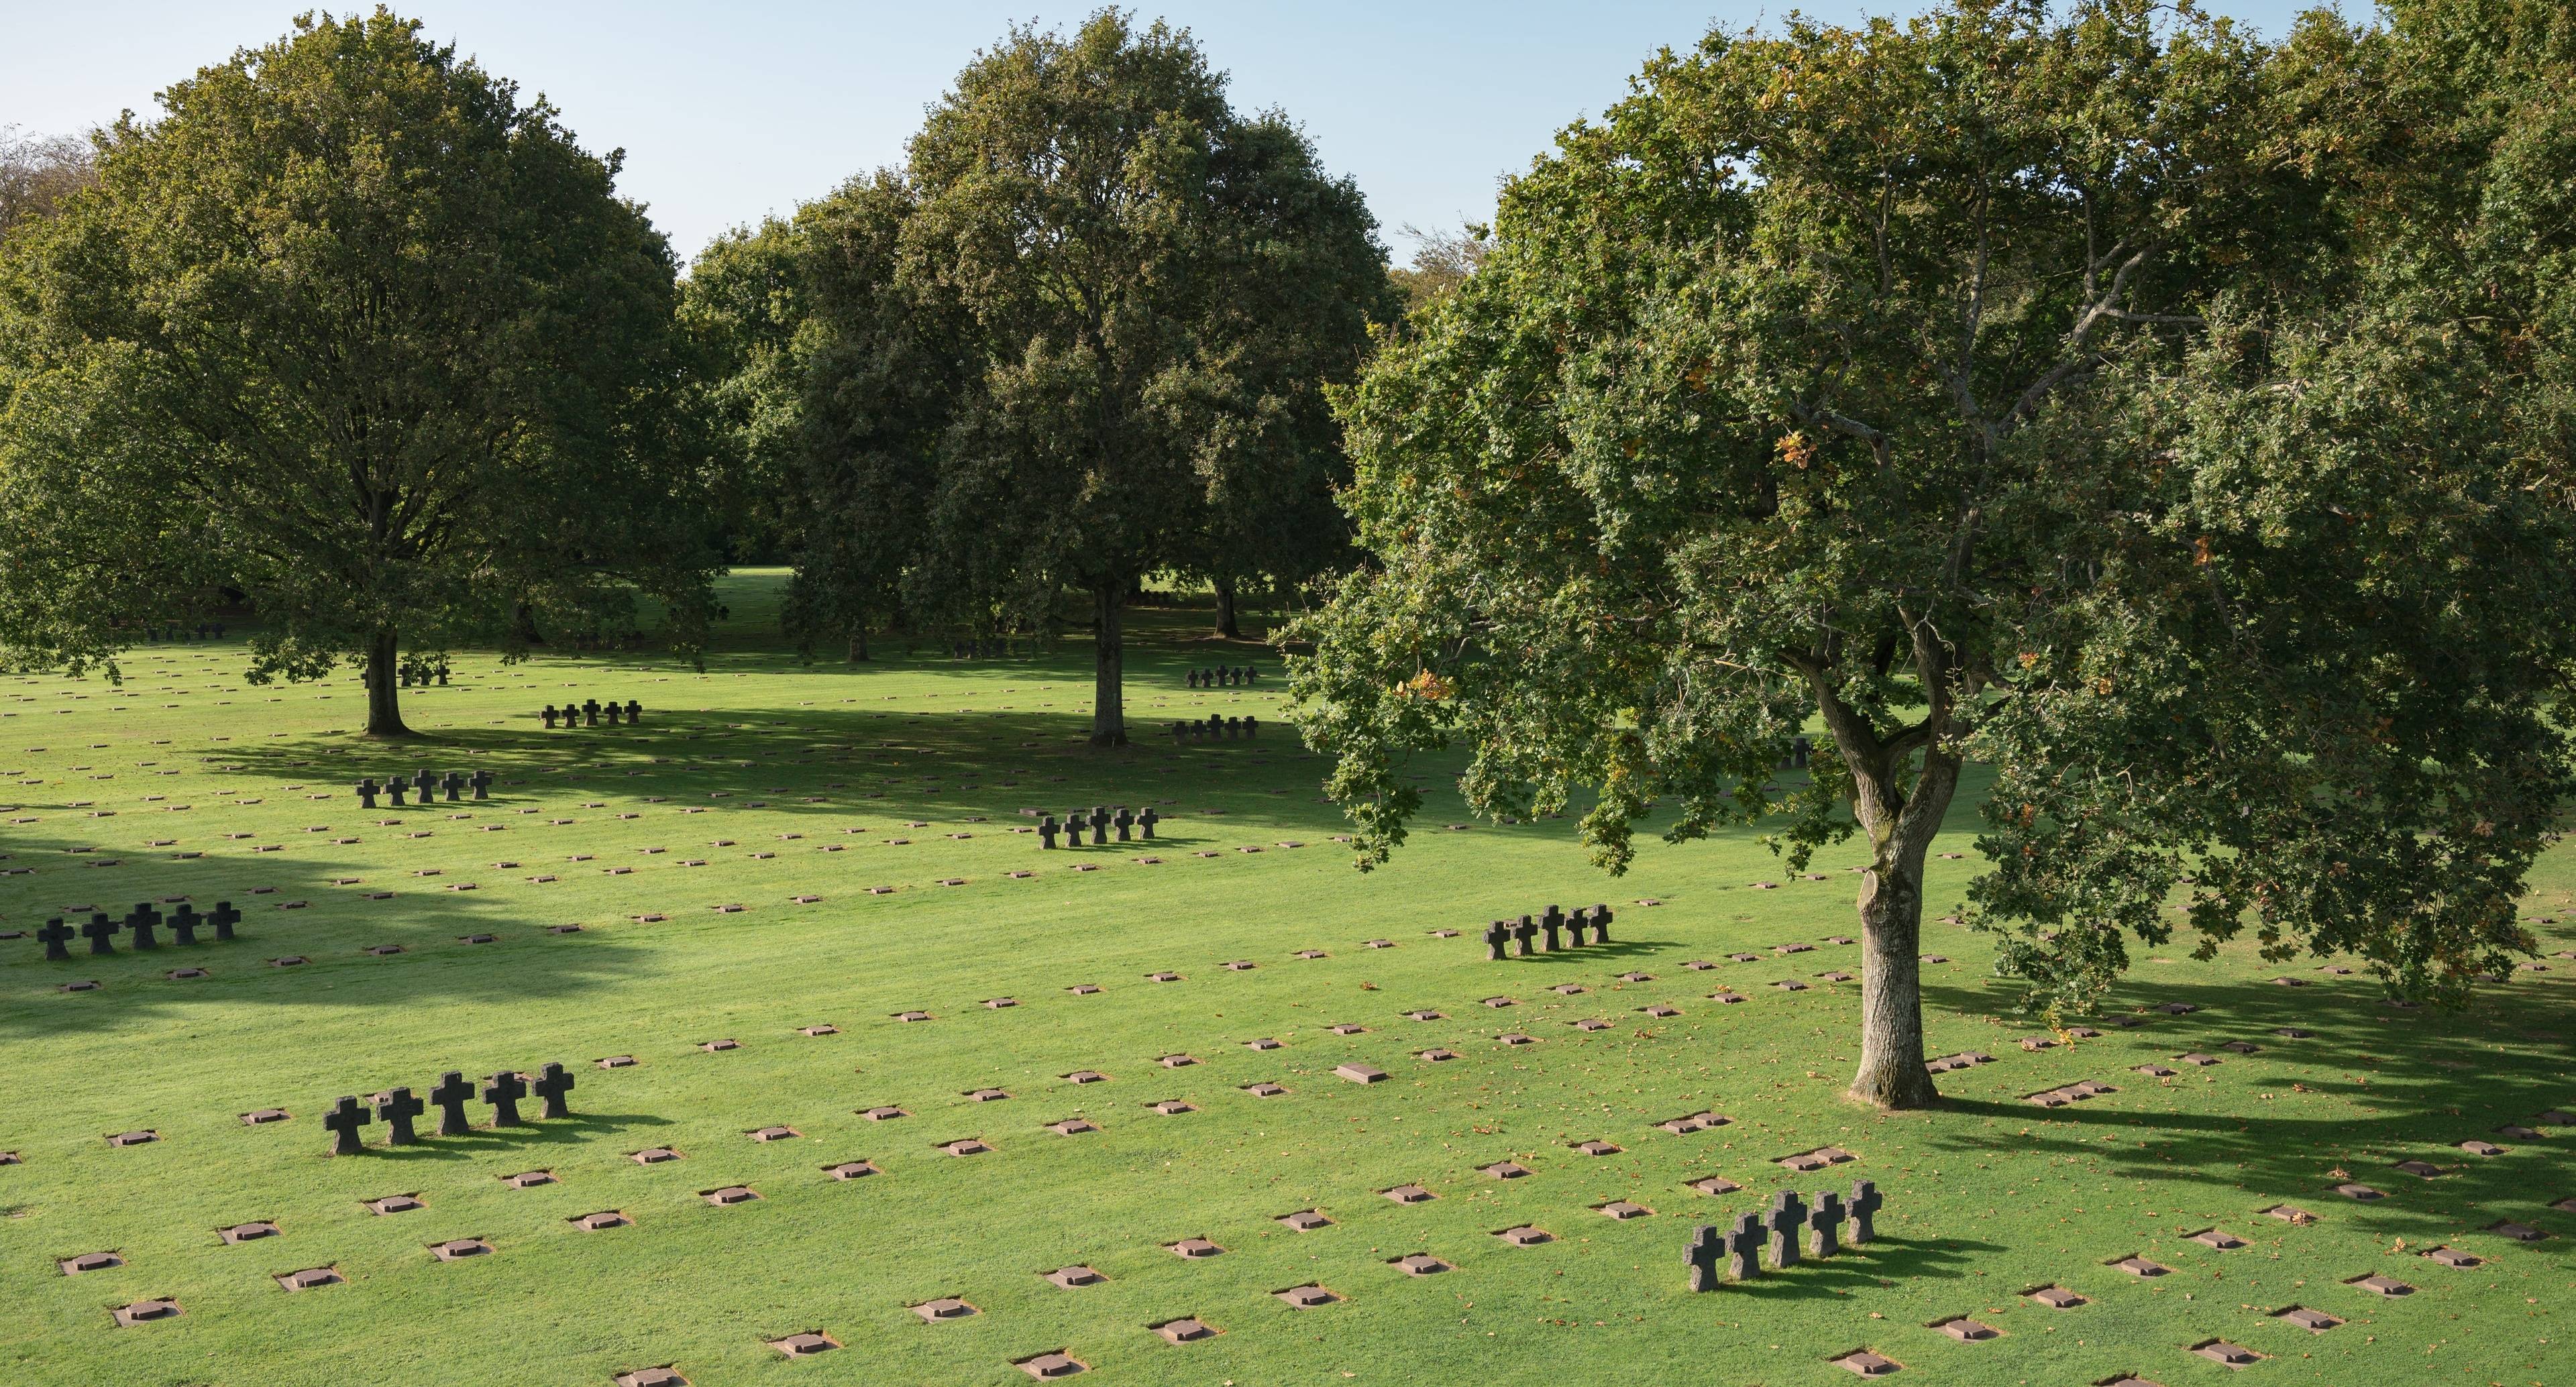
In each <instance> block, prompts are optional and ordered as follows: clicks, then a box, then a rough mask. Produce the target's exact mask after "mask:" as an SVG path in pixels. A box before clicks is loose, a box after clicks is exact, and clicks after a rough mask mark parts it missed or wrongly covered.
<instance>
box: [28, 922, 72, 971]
mask: <svg viewBox="0 0 2576 1387" xmlns="http://www.w3.org/2000/svg"><path fill="white" fill-rule="evenodd" d="M79 932H80V931H78V930H75V929H73V928H72V927H71V926H69V925H67V924H64V923H63V917H62V916H60V915H57V916H55V917H54V918H52V919H50V920H47V921H46V922H45V927H44V928H43V929H40V930H38V931H36V938H37V939H38V940H40V941H42V942H43V944H44V946H45V961H46V962H47V963H69V962H71V958H72V951H71V950H70V949H68V948H66V947H64V946H65V945H67V944H69V943H71V942H72V936H73V935H75V934H78V933H79Z"/></svg>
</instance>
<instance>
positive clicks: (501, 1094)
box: [483, 1069, 528, 1127]
mask: <svg viewBox="0 0 2576 1387" xmlns="http://www.w3.org/2000/svg"><path fill="white" fill-rule="evenodd" d="M527 1096H528V1081H527V1080H525V1079H522V1078H520V1077H519V1076H518V1075H517V1074H514V1073H512V1072H511V1071H509V1070H507V1069H504V1070H502V1071H501V1072H500V1073H498V1074H495V1075H493V1076H492V1077H491V1078H489V1079H486V1080H484V1081H483V1101H484V1102H486V1103H489V1104H491V1105H492V1125H493V1126H495V1127H518V1126H523V1125H525V1124H523V1123H522V1122H521V1121H520V1120H519V1100H520V1099H522V1098H525V1097H527Z"/></svg>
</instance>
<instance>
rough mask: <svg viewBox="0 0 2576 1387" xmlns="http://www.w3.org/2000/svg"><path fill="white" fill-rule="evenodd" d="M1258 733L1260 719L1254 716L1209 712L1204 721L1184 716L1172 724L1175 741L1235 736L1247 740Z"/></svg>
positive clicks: (1217, 740)
mask: <svg viewBox="0 0 2576 1387" xmlns="http://www.w3.org/2000/svg"><path fill="white" fill-rule="evenodd" d="M1260 735H1261V719H1259V718H1255V717H1241V718H1228V717H1219V716H1217V715H1216V714H1214V713H1210V714H1208V716H1207V721H1205V722H1201V721H1199V720H1198V719H1196V718H1185V719H1183V720H1181V721H1179V722H1176V723H1173V724H1172V740H1173V741H1176V742H1231V741H1234V740H1236V739H1237V738H1240V739H1242V740H1244V741H1247V742H1248V741H1251V740H1252V739H1253V738H1255V737H1258V736H1260Z"/></svg>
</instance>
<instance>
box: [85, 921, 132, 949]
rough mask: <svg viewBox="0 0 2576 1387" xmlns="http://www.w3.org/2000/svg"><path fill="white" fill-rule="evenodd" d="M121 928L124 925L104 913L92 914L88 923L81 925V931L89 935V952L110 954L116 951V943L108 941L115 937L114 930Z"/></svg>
mask: <svg viewBox="0 0 2576 1387" xmlns="http://www.w3.org/2000/svg"><path fill="white" fill-rule="evenodd" d="M123 928H124V926H122V925H120V924H118V923H116V922H115V921H114V920H111V919H109V918H107V917H106V916H105V915H92V916H90V917H89V923H88V924H86V925H83V926H81V933H82V934H84V935H87V936H88V937H89V951H90V952H91V953H94V954H112V953H115V952H116V945H115V944H113V943H110V942H109V941H111V940H113V939H115V938H116V932H117V931H118V930H120V929H123Z"/></svg>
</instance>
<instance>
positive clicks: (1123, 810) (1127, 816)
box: [1110, 804, 1136, 843]
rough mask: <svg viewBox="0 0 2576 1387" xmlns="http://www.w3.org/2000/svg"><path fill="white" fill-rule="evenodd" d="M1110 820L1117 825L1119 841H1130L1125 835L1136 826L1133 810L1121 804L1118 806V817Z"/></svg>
mask: <svg viewBox="0 0 2576 1387" xmlns="http://www.w3.org/2000/svg"><path fill="white" fill-rule="evenodd" d="M1110 822H1111V823H1113V824H1116V825H1118V841H1119V842H1122V843H1124V842H1128V841H1130V839H1129V838H1128V836H1127V835H1128V834H1129V832H1130V831H1132V830H1133V829H1134V828H1135V827H1136V815H1135V811H1133V810H1131V809H1129V808H1128V807H1127V806H1125V805H1123V804H1122V805H1120V806H1118V817H1116V818H1114V819H1111V820H1110Z"/></svg>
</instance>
